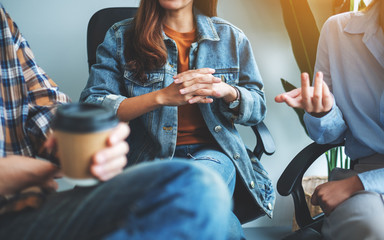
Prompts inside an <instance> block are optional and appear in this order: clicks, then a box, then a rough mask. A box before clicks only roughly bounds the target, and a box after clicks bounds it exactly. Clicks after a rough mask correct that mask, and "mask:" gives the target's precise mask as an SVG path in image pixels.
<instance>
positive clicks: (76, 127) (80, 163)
mask: <svg viewBox="0 0 384 240" xmlns="http://www.w3.org/2000/svg"><path fill="white" fill-rule="evenodd" d="M118 122H119V121H118V119H117V117H116V116H115V114H114V113H113V112H111V111H109V110H107V109H105V108H104V107H102V106H99V105H94V104H66V105H62V106H60V107H59V108H58V109H57V112H56V116H55V119H54V123H53V129H54V136H55V138H56V142H57V147H58V156H59V159H60V164H61V168H62V171H63V173H64V175H65V178H66V179H67V180H68V181H69V182H71V183H73V184H75V185H79V186H91V185H94V184H96V183H97V182H98V180H97V179H96V178H94V176H93V175H92V174H91V172H90V167H91V164H92V156H93V155H95V154H96V153H97V152H98V151H100V150H101V149H104V148H106V146H107V139H108V137H109V135H110V133H111V130H112V129H113V128H115V127H116V126H117V124H118Z"/></svg>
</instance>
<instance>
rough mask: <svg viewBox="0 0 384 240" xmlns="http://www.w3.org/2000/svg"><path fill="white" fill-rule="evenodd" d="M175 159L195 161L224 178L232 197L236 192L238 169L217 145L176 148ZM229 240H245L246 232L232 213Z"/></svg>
mask: <svg viewBox="0 0 384 240" xmlns="http://www.w3.org/2000/svg"><path fill="white" fill-rule="evenodd" d="M175 157H178V158H182V159H190V160H194V161H195V162H196V163H199V164H202V165H204V166H206V167H208V168H210V169H213V170H215V171H216V172H218V173H219V175H220V176H222V178H223V180H224V182H225V183H226V184H227V186H228V189H229V192H230V194H231V196H232V195H233V193H234V191H235V185H236V168H235V166H234V165H233V162H232V160H231V159H230V158H229V157H228V156H227V155H226V154H225V153H223V152H222V151H221V149H220V148H219V147H218V146H216V145H208V144H192V145H180V146H177V147H176V151H175ZM229 224H230V226H229V230H228V231H229V232H228V238H227V239H228V240H238V239H245V235H244V231H243V228H242V226H241V223H240V221H239V219H238V218H237V217H236V215H235V214H234V213H233V212H232V213H231V215H230V223H229Z"/></svg>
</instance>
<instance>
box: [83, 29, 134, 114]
mask: <svg viewBox="0 0 384 240" xmlns="http://www.w3.org/2000/svg"><path fill="white" fill-rule="evenodd" d="M117 30H118V31H121V30H119V29H117ZM119 36H122V35H121V34H117V32H116V28H115V26H112V28H110V29H109V30H108V32H107V34H106V36H105V39H104V42H103V43H102V44H101V45H100V46H99V47H98V48H97V54H96V56H97V59H96V63H95V64H94V65H93V66H92V68H91V72H90V75H89V79H88V83H87V85H86V87H85V88H84V90H83V91H82V93H81V96H80V101H81V102H88V103H95V104H101V105H103V106H105V107H108V108H110V109H113V110H114V111H115V112H116V111H117V109H118V108H119V105H120V103H121V102H122V101H123V100H124V99H125V98H126V97H124V96H126V95H127V94H125V93H124V92H125V88H124V85H123V84H122V83H123V81H121V79H122V77H123V76H122V73H121V72H122V71H121V70H120V69H121V68H122V66H121V65H120V64H121V62H122V61H121V60H120V59H121V58H122V57H123V56H121V53H119V51H118V49H119V48H120V47H121V45H122V40H121V39H120V38H121V37H119ZM116 80H118V81H116Z"/></svg>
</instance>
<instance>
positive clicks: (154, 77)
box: [124, 70, 164, 87]
mask: <svg viewBox="0 0 384 240" xmlns="http://www.w3.org/2000/svg"><path fill="white" fill-rule="evenodd" d="M146 75H147V80H146V81H145V82H143V81H140V80H139V79H137V78H136V77H135V76H134V74H133V72H131V71H127V70H126V71H124V78H125V79H126V80H128V81H129V82H132V83H133V84H135V85H138V86H141V87H148V86H151V85H153V84H156V83H160V82H163V81H164V72H149V73H146Z"/></svg>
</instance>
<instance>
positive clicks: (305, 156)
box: [277, 143, 344, 230]
mask: <svg viewBox="0 0 384 240" xmlns="http://www.w3.org/2000/svg"><path fill="white" fill-rule="evenodd" d="M343 145H344V143H340V144H317V143H312V144H310V145H308V146H307V147H306V148H304V149H303V150H302V151H301V152H299V153H298V154H297V155H296V156H295V157H294V158H293V159H292V161H291V162H290V163H289V164H288V166H287V168H286V169H285V170H284V172H283V174H282V175H281V176H280V178H279V180H278V182H277V191H278V192H279V194H280V195H282V196H288V195H290V194H292V197H293V199H294V205H295V214H296V222H297V224H298V225H299V226H300V228H303V227H305V226H308V225H310V224H311V225H316V226H317V227H316V228H315V229H316V230H320V229H319V228H321V224H318V223H317V222H318V221H319V220H320V219H321V218H322V215H318V216H315V217H314V218H312V217H311V215H310V213H309V210H308V206H307V202H306V200H305V194H304V190H303V187H302V180H303V175H304V173H305V172H306V171H307V170H308V168H309V167H310V166H311V165H312V163H313V162H314V161H316V159H317V158H318V157H320V156H321V155H322V154H324V153H325V152H326V151H328V150H330V149H332V148H334V147H338V146H343Z"/></svg>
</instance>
